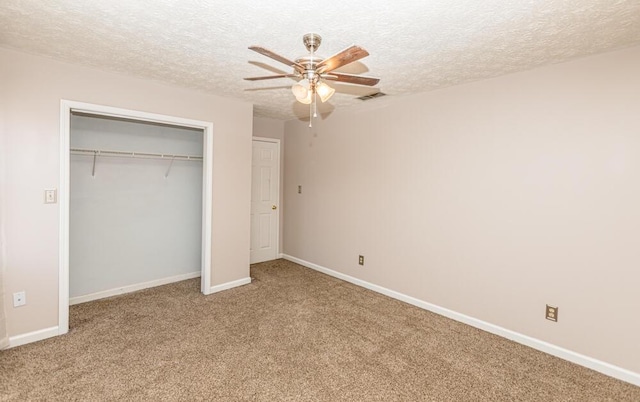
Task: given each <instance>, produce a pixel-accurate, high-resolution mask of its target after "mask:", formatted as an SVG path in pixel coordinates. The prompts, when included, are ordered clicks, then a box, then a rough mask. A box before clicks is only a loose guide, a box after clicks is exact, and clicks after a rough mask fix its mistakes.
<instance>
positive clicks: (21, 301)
mask: <svg viewBox="0 0 640 402" xmlns="http://www.w3.org/2000/svg"><path fill="white" fill-rule="evenodd" d="M25 304H27V293H26V292H25V291H24V290H23V291H22V292H15V293H14V294H13V307H20V306H24V305H25Z"/></svg>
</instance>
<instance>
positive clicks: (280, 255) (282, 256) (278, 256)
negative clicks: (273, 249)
mask: <svg viewBox="0 0 640 402" xmlns="http://www.w3.org/2000/svg"><path fill="white" fill-rule="evenodd" d="M276 257H277V258H284V254H282V253H278V255H277V256H276Z"/></svg>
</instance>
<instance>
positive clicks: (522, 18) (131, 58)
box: [0, 0, 640, 119]
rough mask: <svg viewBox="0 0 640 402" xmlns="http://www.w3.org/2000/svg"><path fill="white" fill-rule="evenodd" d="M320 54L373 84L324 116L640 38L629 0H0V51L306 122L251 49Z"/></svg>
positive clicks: (271, 67) (338, 99) (341, 93)
mask: <svg viewBox="0 0 640 402" xmlns="http://www.w3.org/2000/svg"><path fill="white" fill-rule="evenodd" d="M307 32H316V33H318V34H320V35H321V36H322V38H323V40H322V45H321V46H320V49H319V50H318V54H320V55H324V56H329V55H332V54H334V53H336V52H338V51H340V50H342V49H343V48H345V47H347V46H349V45H351V44H357V45H360V46H362V47H364V48H365V49H367V50H368V51H369V53H370V54H371V55H370V56H369V57H366V58H364V59H362V60H360V61H359V62H356V63H353V64H351V65H348V66H345V67H344V68H342V69H340V71H343V72H347V73H355V74H365V75H369V76H374V77H379V78H381V81H380V83H379V84H378V85H377V86H376V88H375V89H373V90H372V88H369V87H359V86H354V85H347V84H337V83H330V85H331V86H333V87H335V88H336V90H337V92H336V95H334V97H333V98H331V100H330V101H329V102H328V103H327V104H323V105H320V106H321V109H320V111H321V112H324V113H328V112H331V111H332V110H333V109H336V108H347V107H350V105H355V104H360V103H362V101H360V100H357V99H355V98H356V97H357V96H361V95H366V94H369V93H371V92H372V91H374V90H376V89H377V90H381V91H382V92H385V93H387V94H388V95H390V96H387V97H385V98H381V99H377V100H372V101H369V102H367V103H364V104H362V105H361V107H369V106H368V105H371V106H374V104H377V105H380V102H388V101H390V100H391V99H393V98H394V97H398V96H401V95H406V94H411V93H416V92H424V91H429V90H432V89H435V88H440V87H445V86H450V85H455V84H458V83H462V82H467V81H472V80H478V79H483V78H489V77H495V76H498V75H503V74H507V73H511V72H515V71H521V70H526V69H530V68H533V67H536V66H540V65H544V64H551V63H558V62H561V61H565V60H568V59H572V58H576V57H579V56H585V55H588V54H593V53H599V52H603V51H607V50H611V49H616V48H622V47H626V46H631V45H634V44H638V43H640V0H627V1H624V0H619V1H617V0H483V1H480V0H430V1H426V0H404V1H397V2H391V1H386V0H384V1H383V0H348V1H344V0H343V1H332V0H329V1H324V2H314V1H306V2H305V1H299V0H295V1H294V0H270V1H257V0H233V1H228V0H227V1H207V0H108V1H105V0H100V1H93V0H86V1H77V0H47V1H42V0H2V2H0V46H2V47H8V48H14V49H19V50H23V51H26V52H29V53H35V54H42V55H46V56H49V57H52V58H55V59H60V60H64V61H68V62H73V63H80V64H85V65H90V66H95V67H98V68H101V69H105V70H110V71H116V72H121V73H126V74H131V75H136V76H140V77H147V78H151V79H155V80H160V81H164V82H167V83H171V84H177V85H180V86H185V87H190V88H197V89H200V90H203V91H206V92H210V93H213V94H218V95H222V96H226V97H233V98H238V99H244V100H246V101H249V102H251V103H253V104H254V105H255V107H254V114H255V115H256V116H264V117H273V118H279V119H294V118H305V117H307V116H308V107H307V106H304V105H301V104H297V103H296V102H295V100H294V97H293V95H292V93H291V91H290V90H289V87H290V86H291V84H292V83H293V81H292V80H291V79H289V78H283V79H279V80H268V81H259V82H249V81H245V80H243V79H242V78H243V77H251V76H262V75H270V74H272V73H281V72H286V73H289V72H291V70H290V69H289V68H288V67H287V66H285V65H281V64H279V63H278V62H276V61H274V60H271V59H269V58H267V57H265V56H262V55H260V54H258V53H255V52H252V51H251V50H248V49H247V47H248V46H250V45H259V46H263V47H266V48H267V49H270V50H272V51H274V52H276V53H278V54H281V55H283V56H285V57H288V58H290V59H295V58H296V57H298V56H301V55H303V54H305V53H306V49H305V48H304V45H303V44H302V35H303V34H305V33H307Z"/></svg>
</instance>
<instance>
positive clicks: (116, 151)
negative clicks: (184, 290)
mask: <svg viewBox="0 0 640 402" xmlns="http://www.w3.org/2000/svg"><path fill="white" fill-rule="evenodd" d="M61 105H62V107H61V110H62V112H61V176H62V180H61V187H60V197H59V201H60V204H61V239H62V241H61V253H60V255H61V263H60V267H61V270H60V271H61V274H60V315H59V326H58V328H59V333H60V334H63V333H66V332H67V331H68V324H69V322H68V314H69V306H70V305H73V304H79V303H83V302H87V301H92V300H97V299H101V298H105V297H110V296H115V295H119V294H124V293H129V292H133V291H136V290H140V289H145V288H150V287H155V286H159V285H163V284H168V283H172V282H178V281H181V280H185V279H189V278H196V277H200V278H201V281H200V282H201V286H200V290H201V292H202V293H204V294H209V293H210V277H211V185H210V183H211V176H212V160H211V157H212V124H211V123H208V122H200V121H194V120H187V119H181V118H176V117H171V116H163V115H155V114H148V113H144V112H137V111H130V110H123V109H115V108H111V107H105V106H99V105H90V104H82V103H77V102H70V101H62V102H61Z"/></svg>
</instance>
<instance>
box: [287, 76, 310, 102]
mask: <svg viewBox="0 0 640 402" xmlns="http://www.w3.org/2000/svg"><path fill="white" fill-rule="evenodd" d="M291 92H293V95H294V96H295V97H296V99H297V100H298V101H299V102H302V100H304V99H306V98H309V99H311V96H310V94H311V91H310V85H309V81H307V80H300V82H296V83H295V84H293V85H292V86H291ZM302 103H304V102H302Z"/></svg>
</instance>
